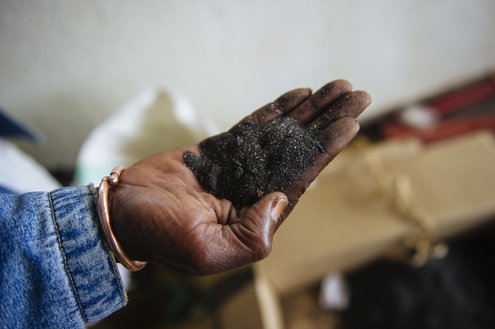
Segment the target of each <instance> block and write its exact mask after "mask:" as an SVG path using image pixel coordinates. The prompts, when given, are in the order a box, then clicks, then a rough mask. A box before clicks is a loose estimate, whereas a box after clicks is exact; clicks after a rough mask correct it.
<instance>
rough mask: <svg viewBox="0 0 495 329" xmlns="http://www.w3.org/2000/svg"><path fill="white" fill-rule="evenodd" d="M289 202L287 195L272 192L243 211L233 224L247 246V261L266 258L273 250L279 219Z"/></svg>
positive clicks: (244, 249)
mask: <svg viewBox="0 0 495 329" xmlns="http://www.w3.org/2000/svg"><path fill="white" fill-rule="evenodd" d="M287 204H288V199H287V196H286V195H285V194H284V193H281V192H272V193H270V194H267V195H266V196H264V197H263V198H262V199H261V200H259V201H258V202H256V203H255V204H254V205H252V206H251V207H250V208H248V209H246V210H245V211H243V212H242V214H241V216H242V218H241V220H240V221H239V222H237V223H235V224H232V225H231V229H232V231H233V233H234V235H235V237H236V238H237V240H238V241H240V242H241V243H242V245H243V246H244V247H245V248H242V249H241V251H243V252H244V253H245V257H246V262H253V261H256V260H260V259H263V258H265V257H266V256H267V255H268V254H269V253H270V251H271V246H272V240H273V235H274V233H275V230H276V228H277V222H278V219H279V217H280V215H281V213H282V212H283V210H284V208H285V207H286V206H287Z"/></svg>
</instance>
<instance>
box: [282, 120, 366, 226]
mask: <svg viewBox="0 0 495 329" xmlns="http://www.w3.org/2000/svg"><path fill="white" fill-rule="evenodd" d="M358 131H359V124H358V123H357V121H356V120H355V119H354V118H349V117H345V118H341V119H339V120H337V121H335V122H334V123H332V124H330V125H329V126H328V127H327V128H326V129H325V130H323V131H322V133H321V134H320V142H321V144H322V146H323V147H324V150H325V152H323V153H322V154H321V155H319V156H318V158H317V159H316V161H315V163H314V165H313V166H312V167H311V168H310V169H308V170H307V171H306V172H305V173H304V175H303V177H302V178H301V179H300V180H299V181H298V182H296V183H295V184H293V185H291V186H289V188H287V189H286V190H284V191H283V192H284V193H285V194H286V195H287V197H288V198H289V204H288V205H287V207H286V208H285V209H284V211H283V212H282V214H281V216H280V218H279V220H278V223H277V226H279V225H280V224H281V223H282V222H283V220H284V219H285V218H286V217H287V216H288V215H289V214H290V212H291V211H292V209H293V208H294V206H295V205H296V204H297V202H298V201H299V198H300V197H301V195H302V194H303V193H304V192H305V191H306V189H307V188H308V186H309V185H310V184H311V182H313V180H314V179H315V178H316V176H318V174H319V173H320V172H321V171H322V170H323V168H325V166H326V165H328V163H329V162H330V161H332V160H333V159H334V158H335V157H336V156H337V154H339V152H340V151H342V150H343V149H344V148H345V147H346V146H347V144H349V143H350V142H351V141H352V139H353V138H354V137H355V136H356V134H357V133H358Z"/></svg>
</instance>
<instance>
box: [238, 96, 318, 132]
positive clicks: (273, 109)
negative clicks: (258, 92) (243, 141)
mask: <svg viewBox="0 0 495 329" xmlns="http://www.w3.org/2000/svg"><path fill="white" fill-rule="evenodd" d="M310 96H311V89H309V88H299V89H294V90H291V91H288V92H286V93H285V94H283V95H282V96H280V97H279V98H277V99H276V100H275V101H273V102H271V103H268V104H266V105H265V106H263V107H261V108H259V109H257V110H256V111H254V112H253V113H251V115H249V116H247V117H246V118H245V119H243V120H242V121H241V122H239V123H238V125H239V124H242V123H245V122H251V123H254V124H261V123H264V122H267V121H270V120H273V119H275V118H277V117H279V116H281V115H283V114H285V113H288V112H290V111H292V110H293V109H294V108H296V107H297V106H299V105H300V104H301V103H302V102H304V101H305V100H306V99H308V98H309V97H310Z"/></svg>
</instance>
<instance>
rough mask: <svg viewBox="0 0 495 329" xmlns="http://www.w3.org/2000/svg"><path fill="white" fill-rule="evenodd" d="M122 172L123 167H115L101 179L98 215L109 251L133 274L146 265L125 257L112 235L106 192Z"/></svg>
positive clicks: (116, 181)
mask: <svg viewBox="0 0 495 329" xmlns="http://www.w3.org/2000/svg"><path fill="white" fill-rule="evenodd" d="M123 171H124V167H116V168H115V169H113V170H112V172H111V174H110V176H105V177H103V178H102V180H101V183H100V186H99V188H98V210H99V214H100V223H101V227H102V228H103V233H104V235H105V237H106V239H107V242H108V245H109V247H110V250H111V251H112V253H113V255H114V256H115V258H116V259H117V261H118V262H119V263H121V264H122V265H123V266H124V267H125V268H126V269H128V270H129V271H133V272H135V271H139V270H141V269H142V268H143V267H144V266H145V265H146V262H141V261H135V260H131V259H130V258H129V257H128V256H127V255H126V253H125V252H124V250H123V249H122V247H121V245H120V243H119V241H118V240H117V238H116V237H115V235H114V234H113V231H112V224H111V221H110V210H109V209H110V208H109V204H108V191H109V190H110V187H111V186H116V185H117V184H118V183H119V179H120V175H121V174H122V172H123Z"/></svg>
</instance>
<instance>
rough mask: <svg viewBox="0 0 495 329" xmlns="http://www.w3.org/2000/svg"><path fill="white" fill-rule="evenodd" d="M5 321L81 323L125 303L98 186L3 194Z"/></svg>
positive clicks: (1, 310) (0, 286) (1, 298)
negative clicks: (101, 218)
mask: <svg viewBox="0 0 495 329" xmlns="http://www.w3.org/2000/svg"><path fill="white" fill-rule="evenodd" d="M0 204H1V206H0V264H1V265H0V276H1V278H0V291H1V293H0V314H3V315H2V319H1V320H0V324H1V325H0V326H1V327H4V326H5V327H9V328H10V327H26V326H29V327H33V325H35V326H37V327H43V328H52V327H53V328H59V327H76V328H77V327H82V326H83V325H84V323H91V322H94V321H97V320H100V319H102V318H104V317H105V316H107V315H109V314H110V313H112V312H114V311H116V310H117V309H119V308H121V307H122V306H123V305H124V304H125V293H124V290H123V287H122V283H121V279H120V276H119V274H118V271H117V269H116V265H115V261H114V259H113V257H112V256H111V254H110V253H109V252H108V250H107V249H106V246H105V244H104V243H103V240H102V239H101V235H100V232H99V225H98V215H97V208H96V207H97V206H96V205H97V203H96V196H95V190H94V188H91V187H89V188H88V187H72V188H62V189H58V190H55V191H52V192H50V193H42V192H35V193H28V194H23V195H18V196H16V195H8V194H0Z"/></svg>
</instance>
